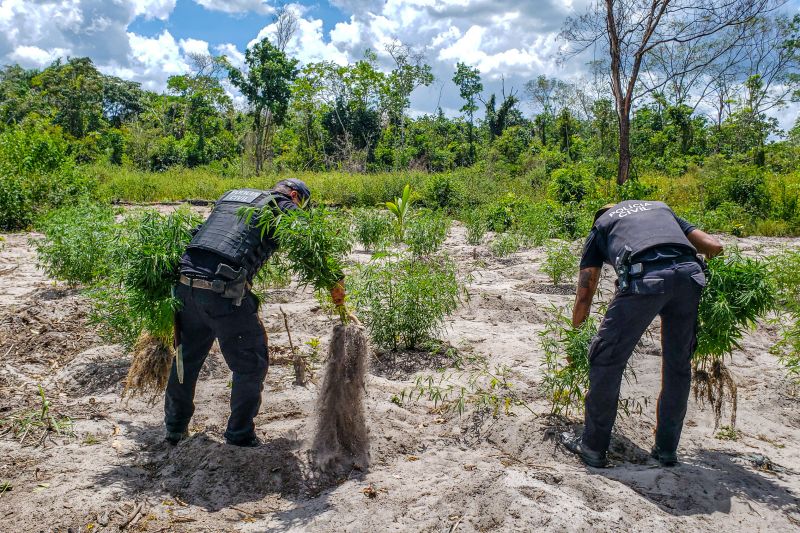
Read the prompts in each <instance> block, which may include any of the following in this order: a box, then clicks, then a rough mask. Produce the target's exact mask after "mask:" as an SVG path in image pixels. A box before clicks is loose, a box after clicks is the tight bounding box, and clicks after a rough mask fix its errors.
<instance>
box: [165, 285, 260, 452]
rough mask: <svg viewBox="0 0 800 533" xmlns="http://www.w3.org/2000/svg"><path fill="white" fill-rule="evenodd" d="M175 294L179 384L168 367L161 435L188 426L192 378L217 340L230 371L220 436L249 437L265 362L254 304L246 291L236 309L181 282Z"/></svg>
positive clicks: (227, 300) (227, 301)
mask: <svg viewBox="0 0 800 533" xmlns="http://www.w3.org/2000/svg"><path fill="white" fill-rule="evenodd" d="M176 296H177V297H178V299H179V300H180V301H181V303H182V304H183V307H182V308H181V311H180V312H179V313H178V325H179V327H180V328H181V341H182V344H183V368H184V381H183V384H181V383H179V382H178V374H177V371H176V367H175V363H173V365H172V372H171V373H170V376H169V382H168V384H167V391H166V398H165V402H164V414H165V416H164V422H165V424H166V426H167V431H170V432H176V433H182V432H184V431H186V430H187V428H188V427H189V420H190V419H191V418H192V414H193V413H194V391H195V385H196V384H197V378H198V376H199V374H200V369H201V368H202V367H203V362H204V361H205V360H206V356H208V352H209V350H210V349H211V345H212V344H213V343H214V339H218V340H219V346H220V349H221V350H222V355H223V356H224V357H225V362H226V363H227V364H228V366H229V367H230V369H231V371H232V372H233V387H232V389H231V403H230V406H231V414H230V418H229V419H228V428H227V430H226V431H225V438H226V439H227V440H229V441H233V442H241V441H246V440H248V439H250V438H252V437H254V436H255V425H254V424H253V418H255V416H256V415H257V414H258V409H259V407H260V406H261V391H262V389H263V386H264V378H265V377H266V375H267V367H268V364H269V363H268V354H267V351H268V349H267V338H266V334H265V332H264V326H263V325H262V324H261V320H260V319H259V317H258V300H257V299H256V297H255V296H253V295H252V294H251V293H248V294H247V295H246V296H245V298H244V299H243V300H242V304H241V305H240V306H238V307H237V306H235V305H233V300H231V299H230V298H223V297H222V296H221V295H219V294H217V293H215V292H212V291H210V290H206V289H198V288H190V287H187V286H186V285H182V284H181V285H178V287H177V289H176Z"/></svg>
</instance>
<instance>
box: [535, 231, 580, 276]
mask: <svg viewBox="0 0 800 533" xmlns="http://www.w3.org/2000/svg"><path fill="white" fill-rule="evenodd" d="M577 269H578V258H577V256H576V255H575V254H574V253H573V251H572V249H571V248H570V245H569V243H566V242H564V241H557V240H552V241H549V242H548V243H547V244H546V245H545V259H544V262H543V263H542V272H544V273H545V274H547V277H548V278H549V279H550V282H551V283H552V284H553V285H558V284H559V283H562V282H564V281H565V280H566V279H567V278H568V277H569V276H571V275H573V274H574V273H575V272H576V271H577Z"/></svg>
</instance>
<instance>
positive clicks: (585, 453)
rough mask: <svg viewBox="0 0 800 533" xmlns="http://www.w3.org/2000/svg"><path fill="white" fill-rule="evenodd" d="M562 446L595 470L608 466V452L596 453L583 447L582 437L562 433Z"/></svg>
mask: <svg viewBox="0 0 800 533" xmlns="http://www.w3.org/2000/svg"><path fill="white" fill-rule="evenodd" d="M561 444H563V445H564V448H566V449H567V450H568V451H570V452H572V453H574V454H575V455H577V456H578V457H580V458H581V461H583V462H584V463H586V464H587V465H589V466H592V467H594V468H605V467H606V466H608V461H607V460H606V452H605V451H603V452H596V451H594V450H590V449H589V448H587V447H586V446H584V445H583V442H582V440H581V437H580V436H578V435H573V434H572V433H562V434H561Z"/></svg>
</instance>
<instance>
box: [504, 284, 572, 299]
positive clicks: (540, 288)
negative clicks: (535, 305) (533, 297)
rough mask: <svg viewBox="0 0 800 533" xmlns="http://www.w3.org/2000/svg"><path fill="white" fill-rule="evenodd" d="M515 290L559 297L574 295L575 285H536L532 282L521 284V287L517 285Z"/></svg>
mask: <svg viewBox="0 0 800 533" xmlns="http://www.w3.org/2000/svg"><path fill="white" fill-rule="evenodd" d="M517 289H519V290H521V291H526V292H532V293H535V294H559V295H561V296H574V295H575V285H570V284H567V283H561V284H558V285H553V284H552V283H538V282H535V281H534V282H531V283H523V284H522V285H518V286H517Z"/></svg>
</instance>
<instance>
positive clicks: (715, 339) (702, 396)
mask: <svg viewBox="0 0 800 533" xmlns="http://www.w3.org/2000/svg"><path fill="white" fill-rule="evenodd" d="M775 296H776V293H775V287H774V284H773V282H772V280H771V279H770V277H769V272H768V269H767V265H766V264H765V263H764V262H762V261H758V260H755V259H749V258H745V257H742V256H741V255H740V254H738V253H736V252H734V253H732V254H731V255H730V256H728V257H716V258H714V259H711V260H710V261H709V262H708V280H707V285H706V288H705V290H704V291H703V295H702V298H701V299H700V308H699V315H698V334H697V350H696V351H695V354H694V358H693V367H694V396H695V399H696V400H700V401H707V402H708V403H709V405H711V407H712V408H713V410H714V423H715V427H717V426H719V422H720V420H721V418H722V410H723V406H724V404H725V403H730V404H731V407H730V413H731V416H730V425H731V426H732V427H735V426H736V408H737V393H736V383H735V381H734V380H733V376H732V375H731V373H730V371H729V370H728V368H727V367H726V366H725V363H724V358H725V356H726V355H730V354H731V353H732V352H733V350H734V349H736V348H740V346H739V340H740V339H741V338H742V334H743V331H744V330H745V329H746V328H750V327H753V326H755V325H756V320H757V319H758V318H760V317H763V316H765V315H766V314H767V313H768V312H769V311H770V310H772V309H773V308H774V303H775ZM726 399H727V400H726Z"/></svg>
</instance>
